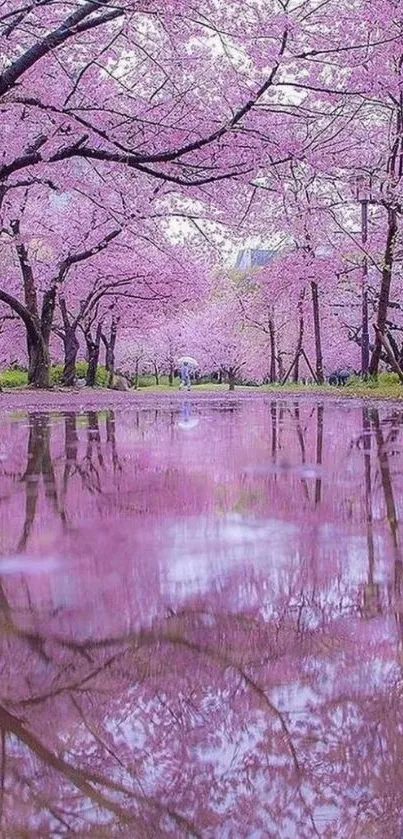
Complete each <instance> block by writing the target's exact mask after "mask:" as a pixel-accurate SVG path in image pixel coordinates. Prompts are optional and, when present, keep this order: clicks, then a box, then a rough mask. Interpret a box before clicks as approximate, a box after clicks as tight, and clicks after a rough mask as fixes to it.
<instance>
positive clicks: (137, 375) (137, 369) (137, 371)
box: [134, 358, 140, 390]
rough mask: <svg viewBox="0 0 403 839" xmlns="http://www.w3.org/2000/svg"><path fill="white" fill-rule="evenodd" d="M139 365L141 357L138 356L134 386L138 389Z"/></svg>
mask: <svg viewBox="0 0 403 839" xmlns="http://www.w3.org/2000/svg"><path fill="white" fill-rule="evenodd" d="M139 365H140V362H139V359H138V358H137V359H136V366H135V370H134V387H135V389H136V390H138V387H139Z"/></svg>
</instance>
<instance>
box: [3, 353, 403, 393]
mask: <svg viewBox="0 0 403 839" xmlns="http://www.w3.org/2000/svg"><path fill="white" fill-rule="evenodd" d="M62 372H63V366H62V365H61V364H55V365H54V366H53V367H52V383H53V384H56V385H57V384H59V383H60V381H61V377H62ZM86 372H87V364H86V362H85V361H80V362H78V364H77V375H78V376H79V377H80V378H85V375H86ZM27 382H28V376H27V372H26V370H22V369H20V368H9V369H7V370H3V371H2V372H1V373H0V385H1V386H2V387H4V388H22V387H25V386H26V385H27ZM107 382H108V374H107V372H106V370H105V367H102V366H100V367H99V368H98V373H97V382H96V383H97V386H98V387H106V386H107ZM178 388H179V383H178V381H177V380H175V382H174V384H173V385H170V384H169V380H168V376H160V384H159V385H156V384H155V377H154V376H140V378H139V390H147V391H148V392H149V393H173V392H175V391H177V390H178ZM192 390H193V391H194V392H196V393H197V392H199V391H201V392H202V391H210V392H214V393H215V392H218V393H220V392H225V391H228V385H227V384H222V385H219V384H215V383H207V384H200V385H193V386H192ZM236 391H242V392H244V393H245V392H247V393H251V392H252V393H256V392H263V393H273V394H278V395H279V394H280V393H294V394H304V393H312V394H317V395H320V394H331V395H333V396H343V397H344V396H345V397H361V398H363V399H402V398H403V385H402V384H401V383H400V381H399V377H398V376H397V374H396V373H380V374H379V376H378V378H377V379H368V380H367V381H365V382H364V381H362V380H361V379H360V378H359V377H358V376H352V377H351V378H350V379H349V380H348V382H347V383H346V385H345V386H344V387H334V386H332V385H328V384H325V385H315V384H311V385H303V384H293V383H292V382H290V383H287V384H286V385H279V384H275V385H260V386H248V385H237V386H236Z"/></svg>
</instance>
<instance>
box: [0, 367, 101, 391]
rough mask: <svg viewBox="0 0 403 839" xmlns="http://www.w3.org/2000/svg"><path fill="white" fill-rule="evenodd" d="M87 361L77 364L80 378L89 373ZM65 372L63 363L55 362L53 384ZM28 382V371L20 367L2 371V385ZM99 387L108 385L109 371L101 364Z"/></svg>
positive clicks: (20, 385) (10, 385) (10, 386)
mask: <svg viewBox="0 0 403 839" xmlns="http://www.w3.org/2000/svg"><path fill="white" fill-rule="evenodd" d="M87 367H88V365H87V362H86V361H79V362H78V364H77V376H78V377H79V378H80V379H85V376H86V374H87ZM62 374H63V364H54V365H53V366H52V370H51V382H52V384H53V385H58V384H60V382H61V379H62ZM27 384H28V373H27V371H26V370H22V369H21V368H18V367H10V368H8V369H7V370H3V371H2V372H1V373H0V386H1V387H5V388H14V387H26V385H27ZM96 384H97V387H106V386H107V384H108V373H107V371H106V370H105V367H102V365H100V366H99V367H98V371H97V378H96Z"/></svg>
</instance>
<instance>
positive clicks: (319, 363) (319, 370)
mask: <svg viewBox="0 0 403 839" xmlns="http://www.w3.org/2000/svg"><path fill="white" fill-rule="evenodd" d="M311 291H312V308H313V325H314V333H315V355H316V378H317V380H318V385H323V383H324V381H325V379H324V375H323V355H322V337H321V330H320V312H319V289H318V284H317V283H315V282H314V281H313V280H312V282H311Z"/></svg>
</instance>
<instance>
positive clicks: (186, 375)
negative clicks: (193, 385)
mask: <svg viewBox="0 0 403 839" xmlns="http://www.w3.org/2000/svg"><path fill="white" fill-rule="evenodd" d="M180 380H181V381H180V385H179V390H183V389H184V388H186V389H187V390H190V367H189V364H188V362H187V361H184V362H183V363H182V364H181V368H180Z"/></svg>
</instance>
